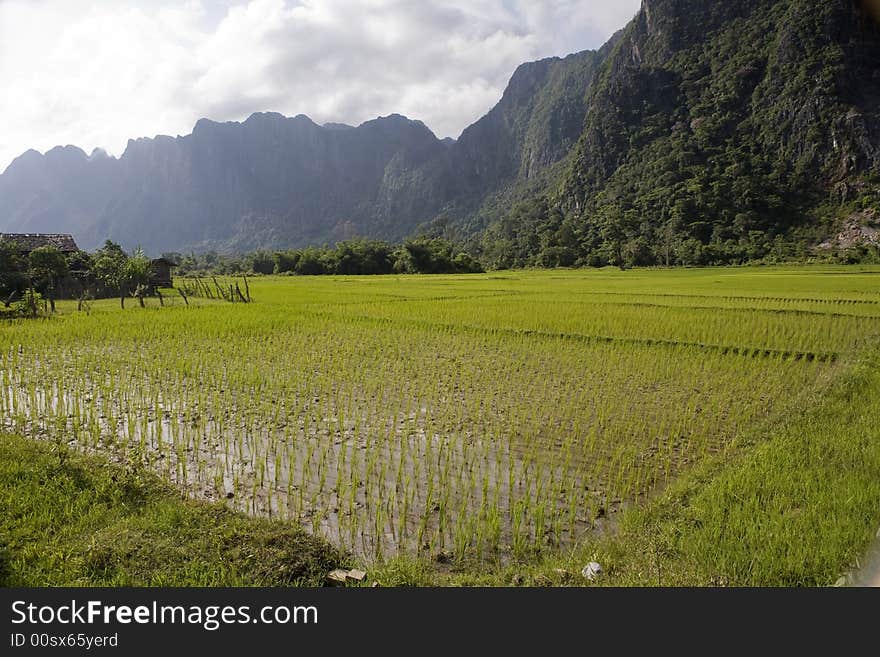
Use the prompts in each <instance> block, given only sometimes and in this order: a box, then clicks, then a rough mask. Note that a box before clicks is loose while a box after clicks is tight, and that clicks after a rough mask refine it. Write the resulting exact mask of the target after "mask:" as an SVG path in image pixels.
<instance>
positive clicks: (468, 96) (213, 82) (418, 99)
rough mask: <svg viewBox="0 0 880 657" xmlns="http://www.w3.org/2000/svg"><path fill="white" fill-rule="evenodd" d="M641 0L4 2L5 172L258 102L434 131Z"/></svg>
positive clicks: (0, 56) (620, 18) (451, 129)
mask: <svg viewBox="0 0 880 657" xmlns="http://www.w3.org/2000/svg"><path fill="white" fill-rule="evenodd" d="M640 4H641V3H640V0H359V1H356V0H299V1H294V0H137V1H135V0H0V89H2V93H0V126H2V127H0V171H3V170H4V169H5V168H6V166H7V165H8V164H9V163H10V162H11V161H12V159H14V158H15V157H17V156H19V155H20V154H21V153H23V152H24V151H26V150H27V149H29V148H34V149H36V150H39V151H41V152H45V151H46V150H49V149H50V148H52V147H54V146H56V145H67V144H74V145H76V146H79V147H81V148H83V149H84V150H85V151H86V152H90V151H91V150H92V149H93V148H95V147H100V148H104V149H105V150H107V151H108V152H109V153H111V154H113V155H121V153H122V151H123V150H124V149H125V145H126V143H127V140H128V139H129V138H137V137H153V136H155V135H157V134H167V135H172V136H173V135H179V134H188V133H189V132H190V131H191V130H192V127H193V125H194V124H195V122H196V120H197V119H199V118H201V117H207V118H210V119H213V120H216V121H238V120H243V119H245V118H247V116H249V115H250V114H252V113H253V112H258V111H275V112H281V113H283V114H287V115H289V116H293V115H296V114H307V115H309V116H310V117H311V118H312V119H314V120H315V121H317V122H318V123H324V122H328V121H334V122H342V123H349V124H352V125H358V124H360V123H362V122H363V121H366V120H369V119H372V118H375V117H377V116H384V115H387V114H391V113H395V112H396V113H400V114H405V115H406V116H408V117H410V118H413V119H420V120H422V121H424V122H425V124H426V125H427V126H428V127H429V128H431V129H432V130H433V131H434V132H435V133H436V134H437V136H438V137H458V135H459V134H460V133H461V131H462V129H464V128H465V127H466V126H467V125H469V124H470V123H472V122H473V121H475V120H476V119H478V118H479V117H480V116H482V115H483V114H485V113H486V112H487V111H488V110H489V109H490V108H491V107H492V106H493V105H494V104H495V103H496V102H498V100H499V98H500V97H501V94H502V93H503V91H504V88H505V86H506V84H507V81H508V80H509V79H510V76H511V74H512V73H513V71H514V70H515V69H516V67H517V66H518V65H519V64H521V63H523V62H526V61H531V60H535V59H540V58H542V57H549V56H554V55H555V56H563V55H566V54H569V53H572V52H577V51H580V50H586V49H590V48H597V47H599V46H601V45H602V44H603V43H604V42H605V41H606V40H607V39H608V37H609V36H610V35H611V34H612V33H613V32H615V31H616V30H617V29H619V28H621V27H623V26H624V25H625V24H626V23H627V21H628V20H629V19H631V18H632V17H633V16H634V15H635V13H636V12H637V11H638V8H639V5H640Z"/></svg>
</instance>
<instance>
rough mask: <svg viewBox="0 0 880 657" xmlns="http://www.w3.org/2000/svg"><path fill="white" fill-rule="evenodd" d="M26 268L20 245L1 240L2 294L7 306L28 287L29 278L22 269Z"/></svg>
mask: <svg viewBox="0 0 880 657" xmlns="http://www.w3.org/2000/svg"><path fill="white" fill-rule="evenodd" d="M24 268H25V263H24V262H23V261H22V258H21V256H19V250H18V245H17V244H16V243H15V242H11V241H8V240H0V296H2V301H3V303H4V304H5V305H7V306H8V304H9V303H12V301H13V299H14V298H15V297H16V296H17V295H18V294H20V293H21V292H22V291H23V290H24V289H25V287H27V279H26V277H25V275H24V273H23V271H22V270H23V269H24Z"/></svg>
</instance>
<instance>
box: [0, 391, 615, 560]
mask: <svg viewBox="0 0 880 657" xmlns="http://www.w3.org/2000/svg"><path fill="white" fill-rule="evenodd" d="M0 390H2V393H3V397H4V399H3V402H4V405H5V406H6V407H7V408H8V409H15V412H14V413H12V414H11V415H12V416H14V417H17V418H19V419H18V420H15V419H11V418H10V419H6V420H5V421H4V422H3V425H5V427H4V428H6V429H7V430H12V431H19V432H23V433H26V434H28V435H32V436H34V437H37V438H40V439H43V440H47V441H49V442H51V441H53V440H55V438H56V437H59V436H63V440H64V442H65V443H66V444H67V445H68V446H70V447H72V448H76V449H79V450H81V451H84V452H87V453H88V452H91V453H100V454H103V455H105V456H109V457H111V458H112V459H114V460H117V461H118V462H120V463H123V464H126V463H140V464H142V465H145V466H148V467H150V468H152V469H153V470H154V471H156V472H157V473H159V474H160V475H162V476H163V477H164V478H165V479H166V480H168V481H169V482H170V483H172V484H175V485H177V486H179V487H180V488H182V489H184V490H186V491H187V493H188V494H189V495H190V496H191V497H195V498H201V499H208V500H222V501H224V502H225V503H226V504H227V505H228V506H230V507H231V508H233V509H235V510H237V511H242V512H245V513H249V514H251V515H258V516H267V517H270V518H280V519H286V520H290V521H293V522H296V523H298V524H300V525H301V526H303V528H304V529H306V530H307V531H310V532H311V533H314V534H316V535H320V536H322V537H324V538H326V539H328V540H330V541H331V542H333V543H335V544H337V545H339V546H341V547H344V548H345V549H348V550H351V551H352V552H354V553H355V554H357V555H359V556H362V557H366V558H371V557H375V556H377V555H389V554H390V555H393V554H399V553H414V552H419V551H421V550H429V551H431V552H438V551H439V552H446V551H448V550H452V549H454V548H455V545H456V537H457V536H458V538H460V537H461V536H462V535H472V534H473V533H474V528H473V527H471V526H470V525H461V526H459V525H458V523H460V522H461V521H462V517H463V516H465V515H466V516H471V517H474V518H476V517H478V516H479V514H480V513H481V511H480V510H481V509H482V510H483V512H485V507H487V506H488V504H489V503H488V500H492V501H493V502H492V504H493V505H494V507H496V508H497V509H498V513H499V518H498V521H497V522H498V524H497V529H496V531H497V536H496V537H495V540H496V541H497V543H499V544H502V545H510V544H512V543H513V542H514V538H513V536H512V532H513V531H514V530H513V528H512V527H511V520H510V518H509V517H508V516H514V517H515V518H517V517H518V516H515V511H514V508H515V507H517V504H518V502H520V501H521V500H523V499H527V498H529V497H530V494H531V492H532V490H533V489H532V488H531V487H532V486H538V485H541V486H549V483H548V482H549V481H551V480H555V481H561V480H566V479H571V478H572V477H573V472H571V471H569V470H568V469H567V468H565V467H562V466H559V465H558V464H557V465H556V466H553V465H549V464H546V463H536V462H529V461H528V459H527V458H526V459H524V458H523V455H521V454H518V453H517V450H516V449H515V448H512V446H511V445H509V444H506V443H504V442H500V443H499V444H496V443H494V442H492V441H489V442H483V441H481V440H478V439H476V438H475V437H473V436H454V435H447V436H437V435H428V434H427V433H426V431H425V430H424V424H425V417H424V415H425V414H426V413H427V409H425V408H414V409H413V410H412V412H411V413H410V414H408V415H406V416H403V417H399V418H393V419H392V420H390V421H389V422H388V424H386V425H385V426H382V427H357V426H353V425H352V424H351V423H350V422H344V421H341V420H340V418H339V417H335V416H334V417H324V418H321V420H320V421H318V422H314V423H312V424H309V423H306V424H303V423H302V422H301V420H299V419H298V418H297V421H295V423H296V425H297V426H293V427H287V426H285V427H283V428H279V427H278V426H277V425H274V424H273V423H271V422H266V423H258V424H247V423H244V424H242V423H239V422H236V421H235V419H234V418H229V419H227V418H221V417H220V416H210V415H209V416H208V417H203V418H201V419H199V420H196V418H195V417H194V416H193V417H188V416H186V415H185V414H180V413H178V412H177V410H173V411H172V410H170V407H165V405H164V404H163V403H162V402H161V401H159V402H158V403H157V404H156V405H155V406H148V407H146V408H138V409H134V408H133V406H132V402H130V401H128V400H125V399H121V398H120V399H117V398H100V396H99V395H96V394H95V395H93V394H91V393H87V395H86V396H82V395H77V394H69V393H65V392H64V390H63V389H62V387H61V386H59V385H58V384H54V385H52V386H51V387H50V388H49V389H48V390H47V389H31V390H25V389H24V388H22V387H19V386H7V387H5V389H2V388H0ZM233 415H234V414H233ZM24 418H27V420H24ZM23 420H24V423H22V421H23ZM371 436H372V438H371ZM377 437H379V438H384V439H381V440H377ZM429 461H430V462H432V464H433V466H434V467H431V465H429V464H428V462H429ZM353 469H354V470H356V471H357V472H355V473H353V472H352V470H353ZM449 471H453V472H461V473H466V474H464V475H462V476H458V477H455V478H446V477H447V475H446V473H447V472H449ZM352 481H354V482H355V484H354V486H351V482H352ZM527 482H528V483H527ZM453 483H454V484H455V485H454V486H450V484H453ZM596 492H597V493H598V491H596ZM548 512H551V514H552V511H551V510H550V509H548ZM556 515H561V514H560V512H559V511H558V510H557V511H556ZM517 521H518V522H520V523H521V526H520V527H519V530H518V531H519V532H520V533H522V534H524V535H536V533H537V532H540V531H541V530H540V529H539V528H540V527H544V528H545V529H546V530H547V531H548V533H549V532H550V530H551V524H550V523H549V521H548V522H547V523H543V522H539V523H538V524H537V525H536V521H535V519H534V518H530V517H528V516H527V515H524V516H523V517H522V518H521V519H520V520H516V519H515V520H514V522H517ZM598 524H599V525H602V524H603V523H598ZM595 528H596V523H594V522H593V515H591V512H587V513H586V515H584V510H583V509H581V512H580V513H579V514H577V515H576V516H574V517H572V518H571V522H570V523H566V524H565V526H560V525H557V526H556V527H555V528H552V529H555V535H554V536H553V537H552V538H553V540H554V542H555V543H558V544H562V545H566V544H570V543H572V542H573V541H574V540H575V539H576V537H577V536H579V535H582V534H583V533H584V532H587V531H590V530H591V529H595ZM543 538H544V536H538V539H539V540H541V539H543Z"/></svg>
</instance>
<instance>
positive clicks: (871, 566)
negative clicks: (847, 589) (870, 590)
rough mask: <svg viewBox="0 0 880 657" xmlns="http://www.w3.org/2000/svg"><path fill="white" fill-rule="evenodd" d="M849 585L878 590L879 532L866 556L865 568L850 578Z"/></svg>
mask: <svg viewBox="0 0 880 657" xmlns="http://www.w3.org/2000/svg"><path fill="white" fill-rule="evenodd" d="M850 585H851V586H868V587H877V588H880V531H878V532H877V540H876V541H875V543H874V546H873V547H872V548H871V552H870V553H869V554H868V557H867V559H866V561H865V566H864V567H863V568H862V569H861V570H860V571H858V572H857V573H855V574H854V575H853V576H852V578H851V581H850Z"/></svg>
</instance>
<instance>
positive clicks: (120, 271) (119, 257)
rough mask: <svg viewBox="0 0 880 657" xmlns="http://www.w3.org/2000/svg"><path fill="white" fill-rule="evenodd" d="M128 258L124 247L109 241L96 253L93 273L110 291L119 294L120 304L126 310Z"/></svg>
mask: <svg viewBox="0 0 880 657" xmlns="http://www.w3.org/2000/svg"><path fill="white" fill-rule="evenodd" d="M127 262H128V256H127V255H126V254H125V251H123V250H122V247H121V246H119V245H118V244H116V243H115V242H111V241H110V240H107V241H106V242H104V246H103V247H101V248H100V249H98V250H97V251H96V252H95V256H94V264H93V271H94V274H95V278H96V279H98V281H99V282H100V283H101V284H102V285H103V286H104V287H106V288H107V289H108V290H109V291H112V292H114V293H117V294H119V303H120V305H121V306H122V308H125V295H126V290H125V282H126V280H125V279H126V271H125V269H126V263H127Z"/></svg>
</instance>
